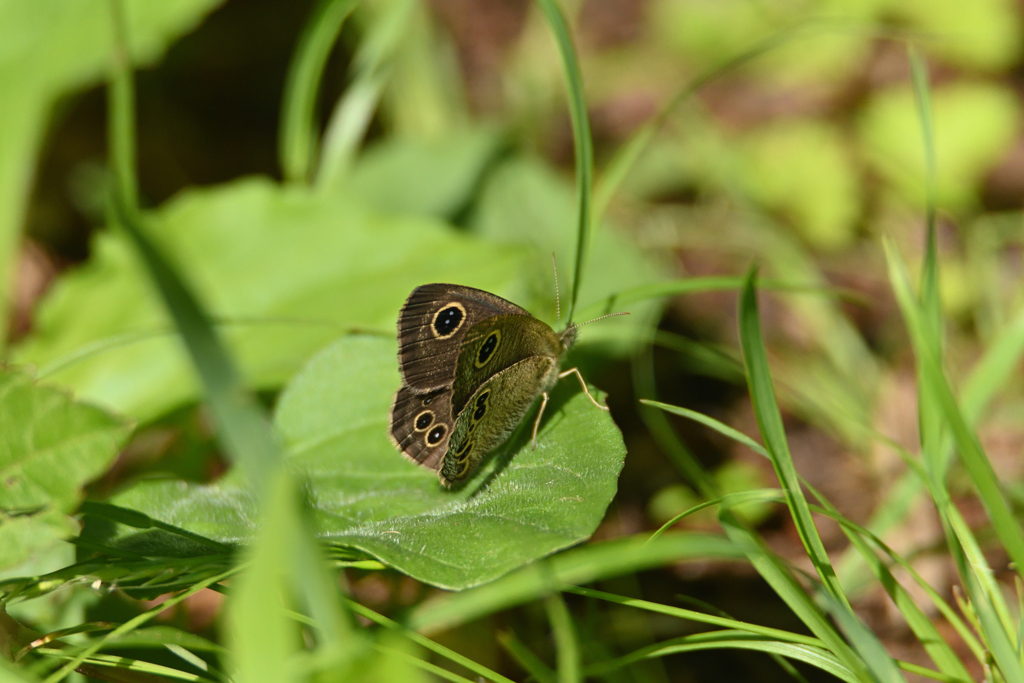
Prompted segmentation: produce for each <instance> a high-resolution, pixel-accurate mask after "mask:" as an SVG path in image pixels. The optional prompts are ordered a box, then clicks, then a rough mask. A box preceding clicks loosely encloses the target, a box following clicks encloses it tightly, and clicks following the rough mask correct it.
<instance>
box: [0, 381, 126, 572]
mask: <svg viewBox="0 0 1024 683" xmlns="http://www.w3.org/2000/svg"><path fill="white" fill-rule="evenodd" d="M130 431H131V427H130V425H129V424H128V422H127V421H125V420H124V419H122V418H118V417H115V416H113V415H110V414H109V413H106V412H104V411H102V410H100V409H99V408H95V407H93V406H90V405H86V404H83V403H79V402H76V401H75V400H74V399H72V398H71V397H70V396H69V395H68V394H67V393H65V392H63V391H60V390H57V389H52V388H48V387H40V386H38V385H36V384H35V382H33V381H32V379H31V378H30V377H29V376H28V375H26V374H24V373H21V372H14V371H8V370H3V371H0V482H2V483H0V570H2V569H6V568H9V567H13V566H14V565H17V564H19V563H21V562H23V561H24V560H26V559H28V558H29V557H31V556H32V555H35V554H38V553H41V552H44V551H45V550H47V549H49V548H50V547H51V546H52V545H53V544H54V543H55V542H56V541H59V540H61V539H65V538H68V537H70V536H72V535H74V533H75V532H76V531H77V524H75V522H74V521H73V520H72V519H71V518H70V517H68V516H67V515H69V514H70V513H72V512H74V510H75V509H76V508H77V507H78V504H79V503H80V502H81V500H82V498H83V492H82V487H83V486H85V485H86V484H87V483H89V482H90V481H92V480H93V479H95V478H96V477H98V476H99V475H100V474H102V473H103V472H104V471H106V469H107V468H108V467H110V464H111V463H112V462H113V461H114V458H116V457H117V453H118V451H119V450H120V447H121V445H122V444H123V443H124V441H125V439H126V438H127V437H128V434H129V432H130Z"/></svg>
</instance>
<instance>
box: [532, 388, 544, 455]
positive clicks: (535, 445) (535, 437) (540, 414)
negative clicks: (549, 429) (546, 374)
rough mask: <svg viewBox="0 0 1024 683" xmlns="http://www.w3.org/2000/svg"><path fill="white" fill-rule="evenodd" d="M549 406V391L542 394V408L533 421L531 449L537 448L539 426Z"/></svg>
mask: <svg viewBox="0 0 1024 683" xmlns="http://www.w3.org/2000/svg"><path fill="white" fill-rule="evenodd" d="M547 407H548V392H546V391H545V392H544V393H542V394H541V401H540V410H538V411H537V419H536V420H534V421H533V436H531V437H530V450H537V428H538V427H540V418H541V417H543V416H544V409H545V408H547Z"/></svg>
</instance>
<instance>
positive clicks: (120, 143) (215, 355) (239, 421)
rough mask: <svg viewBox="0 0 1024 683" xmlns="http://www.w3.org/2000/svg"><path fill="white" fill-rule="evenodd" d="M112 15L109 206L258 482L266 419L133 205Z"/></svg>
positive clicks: (121, 56)
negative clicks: (112, 178) (111, 186)
mask: <svg viewBox="0 0 1024 683" xmlns="http://www.w3.org/2000/svg"><path fill="white" fill-rule="evenodd" d="M110 7H111V16H112V18H113V23H114V40H115V47H114V70H113V72H112V77H111V85H110V90H109V92H110V107H109V113H108V121H109V127H110V130H111V136H110V139H111V145H112V146H111V157H112V160H113V166H114V168H115V170H116V173H115V176H116V178H117V182H116V183H115V186H114V192H113V198H112V201H111V208H112V211H113V217H114V220H115V221H116V222H117V223H118V224H119V225H121V226H122V227H123V228H124V229H125V231H126V232H127V233H128V235H129V237H131V239H132V241H133V242H134V243H135V246H136V248H137V249H138V252H139V255H140V256H141V258H142V260H143V262H144V263H145V265H146V270H147V271H148V273H149V275H150V277H152V279H153V281H154V284H155V285H156V287H157V290H158V291H159V293H160V297H161V298H162V299H163V302H164V304H165V305H166V306H167V309H168V312H169V313H170V314H171V317H172V319H173V320H174V324H175V326H176V327H177V328H178V331H179V333H180V334H181V338H182V341H184V343H185V346H186V348H187V349H188V352H189V356H190V358H191V359H192V363H193V366H194V367H195V369H196V371H197V373H198V374H199V377H200V379H201V380H202V383H203V387H204V389H205V392H206V395H207V399H208V400H209V403H210V410H211V412H212V413H213V415H214V419H215V421H216V423H217V426H218V428H219V430H218V433H219V438H220V439H221V440H222V441H223V443H224V447H225V450H226V451H227V453H228V455H229V456H230V457H231V458H232V460H234V461H235V462H238V463H239V464H240V465H241V466H242V467H243V469H245V470H246V472H247V474H248V475H249V477H251V478H252V480H253V482H254V483H256V484H257V490H261V489H262V486H263V485H264V484H265V483H266V481H267V479H268V478H269V477H268V475H269V472H270V470H271V469H273V468H275V467H276V466H277V465H278V464H279V463H280V460H281V457H280V449H279V448H278V444H277V442H276V440H275V438H274V436H273V433H272V431H271V428H270V422H269V420H268V419H267V417H266V415H265V414H264V413H263V411H262V410H261V409H260V408H259V406H258V405H257V404H256V402H255V401H254V400H253V399H252V397H251V396H250V395H249V394H248V393H247V392H246V391H245V390H244V387H243V385H242V381H241V378H240V376H239V373H238V371H237V369H236V368H235V364H234V362H233V361H232V359H231V357H230V355H229V354H228V352H227V351H226V349H225V348H224V345H223V344H222V343H221V341H220V339H218V337H217V334H216V332H215V331H214V329H213V326H212V324H211V323H210V320H209V317H208V316H207V314H206V312H205V311H204V310H203V308H202V306H201V305H200V304H199V302H198V300H197V299H196V298H195V296H194V295H193V294H192V292H191V291H189V289H188V287H187V286H186V285H185V283H184V281H183V280H182V279H181V277H180V276H179V275H178V273H177V272H176V270H175V268H174V267H173V266H172V265H171V264H170V262H168V261H167V260H166V259H165V258H164V256H163V255H162V254H161V253H160V252H159V251H158V250H157V249H156V247H155V246H154V245H153V243H152V242H150V240H149V238H148V237H147V236H146V234H145V232H144V229H143V226H142V218H141V216H140V215H139V212H138V194H137V192H138V190H137V187H138V183H137V181H136V180H135V178H136V175H135V124H134V120H135V118H134V117H135V112H134V102H135V95H134V86H133V84H132V76H131V61H130V59H129V56H128V53H127V44H128V43H127V37H126V35H125V30H126V29H125V26H124V16H123V11H124V8H123V0H110Z"/></svg>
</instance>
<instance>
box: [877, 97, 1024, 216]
mask: <svg viewBox="0 0 1024 683" xmlns="http://www.w3.org/2000/svg"><path fill="white" fill-rule="evenodd" d="M931 103H932V108H933V120H934V126H935V141H934V144H935V161H936V163H937V169H936V170H937V177H936V186H935V200H936V202H937V204H938V207H939V208H940V209H951V210H958V209H965V208H973V207H974V205H975V204H976V203H977V202H978V197H979V192H980V182H981V180H982V178H983V177H984V175H985V173H987V172H988V171H989V169H990V168H991V167H992V166H993V165H994V164H995V163H996V161H998V159H1000V158H1001V157H1002V155H1003V154H1004V153H1005V152H1006V149H1007V148H1008V147H1009V146H1010V145H1011V144H1012V143H1013V141H1014V140H1015V139H1016V137H1017V134H1018V132H1019V130H1020V119H1021V106H1020V104H1019V103H1018V101H1017V98H1016V96H1015V95H1014V94H1013V92H1012V91H1011V90H1009V89H1007V88H1005V87H1003V86H999V85H992V84H988V83H980V82H979V83H970V82H957V83H954V84H951V85H947V86H943V87H938V88H935V89H934V90H933V91H932V92H931ZM859 129H860V131H859V132H860V136H861V141H862V145H863V146H864V149H865V150H866V153H867V155H868V158H869V160H870V161H871V162H872V163H873V164H874V166H875V167H876V168H877V169H878V171H880V172H881V174H882V175H883V176H884V177H885V178H886V179H887V180H888V181H889V182H890V183H891V184H892V185H893V186H894V187H895V189H896V190H897V191H899V192H900V193H901V194H902V195H903V197H904V198H905V199H907V200H909V201H911V202H913V203H915V204H917V205H920V206H924V204H925V200H926V197H925V189H926V188H925V180H924V179H925V178H926V177H927V174H926V168H925V163H926V160H925V156H924V155H923V154H922V152H921V121H920V118H919V116H918V111H917V107H916V105H915V103H914V94H913V92H912V90H911V89H910V88H909V87H900V88H894V89H891V90H888V91H883V92H880V93H878V94H876V95H875V96H873V98H872V100H871V102H869V103H868V105H867V107H866V108H865V109H864V111H863V112H862V113H861V116H860V121H859Z"/></svg>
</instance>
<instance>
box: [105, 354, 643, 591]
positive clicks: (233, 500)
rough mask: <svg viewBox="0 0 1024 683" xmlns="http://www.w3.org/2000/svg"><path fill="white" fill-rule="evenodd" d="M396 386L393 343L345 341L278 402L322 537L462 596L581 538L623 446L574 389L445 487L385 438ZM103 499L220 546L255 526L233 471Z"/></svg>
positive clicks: (611, 486)
mask: <svg viewBox="0 0 1024 683" xmlns="http://www.w3.org/2000/svg"><path fill="white" fill-rule="evenodd" d="M398 383H399V376H398V368H397V363H396V361H395V343H394V342H393V341H391V340H385V339H380V338H374V337H366V336H349V337H345V338H343V339H341V340H339V341H337V342H336V343H334V344H333V345H331V346H330V347H329V348H327V349H325V350H324V351H323V352H321V353H320V354H318V355H317V356H316V357H315V358H314V359H313V360H312V361H310V363H309V364H308V365H307V366H306V367H305V368H304V369H303V371H302V372H301V373H300V374H299V375H298V376H297V377H296V378H295V380H294V381H293V382H291V383H290V384H289V386H288V387H287V388H286V389H285V392H284V394H283V395H282V397H281V399H280V403H279V405H278V409H277V414H276V424H277V427H278V428H279V430H280V432H281V434H282V436H283V438H284V439H285V443H286V447H287V451H288V455H287V463H288V466H289V467H290V468H292V470H293V472H294V473H295V475H296V476H297V477H298V478H299V479H300V480H304V481H305V488H306V497H307V500H308V501H309V504H310V505H311V506H312V514H313V517H314V519H315V523H316V526H317V528H318V530H319V533H320V535H321V537H322V538H324V539H326V540H329V541H331V542H332V543H335V544H337V545H341V546H346V547H350V548H355V549H358V550H361V551H363V552H365V553H368V554H369V555H371V556H373V557H375V558H377V559H379V560H381V561H382V562H384V563H385V564H388V565H390V566H392V567H395V568H396V569H398V570H400V571H403V572H405V573H407V574H409V575H411V576H413V577H415V578H417V579H419V580H421V581H424V582H427V583H431V584H434V585H437V586H442V587H446V588H466V587H469V586H473V585H476V584H480V583H483V582H486V581H489V580H491V579H494V578H496V577H498V576H500V575H502V574H504V573H506V572H508V571H511V570H512V569H515V568H516V567H519V566H521V565H523V564H526V563H528V562H530V561H532V560H535V559H537V558H540V557H543V556H545V555H548V554H550V553H552V552H554V551H556V550H559V549H561V548H565V547H567V546H570V545H574V544H576V543H579V542H580V541H582V540H584V539H586V538H588V537H589V536H590V535H591V534H592V533H593V532H594V529H595V528H596V527H597V525H598V523H599V522H600V521H601V519H602V517H603V516H604V512H605V509H606V508H607V506H608V504H609V502H610V501H611V499H612V497H613V496H614V495H615V490H616V481H617V477H618V473H619V470H620V469H621V468H622V462H623V457H624V455H625V447H624V445H623V443H622V437H621V435H620V433H619V431H618V429H617V428H616V426H615V424H614V422H612V420H611V418H610V417H609V416H608V413H606V412H604V411H600V410H598V409H597V408H595V407H594V406H593V404H591V403H590V401H589V399H587V398H586V396H584V395H583V394H582V393H581V392H580V390H579V387H576V386H573V385H572V384H571V383H567V382H563V383H562V384H561V385H559V386H558V387H556V389H555V391H554V393H553V395H552V400H551V403H549V405H548V408H547V412H546V414H545V418H544V421H543V422H542V426H541V431H540V433H539V434H538V436H537V448H536V450H531V448H530V445H529V426H530V425H529V424H528V422H529V420H530V418H529V417H527V420H526V422H527V424H524V425H522V426H521V428H520V430H519V431H518V432H517V433H516V434H515V435H513V437H512V440H511V441H510V443H509V445H508V446H506V447H504V448H502V449H499V451H497V452H496V454H495V456H494V457H492V458H491V459H490V460H489V461H488V462H487V463H485V465H484V466H483V467H482V468H481V470H482V471H481V472H480V473H479V474H478V475H477V476H476V477H475V478H474V479H473V480H471V482H470V483H469V484H468V485H467V486H465V487H463V488H462V489H460V490H452V491H447V490H445V489H443V488H441V487H440V485H439V484H438V482H437V477H436V476H435V475H434V474H433V473H432V472H430V471H428V470H424V469H423V468H421V467H419V466H417V465H415V464H413V463H411V462H408V461H407V460H406V459H405V458H403V457H402V456H401V455H400V454H399V453H398V452H397V451H396V450H395V448H394V446H392V445H391V443H390V442H389V440H388V438H387V431H388V415H389V408H390V404H391V396H392V394H393V392H394V390H395V389H396V388H397V387H398ZM513 455H514V457H512V456H513ZM114 502H115V503H116V504H118V505H122V506H125V507H129V508H133V509H136V510H139V511H141V512H144V513H146V514H148V515H150V516H152V517H155V518H157V519H161V520H162V521H164V522H168V523H170V524H173V525H175V526H179V527H183V528H185V529H188V530H189V531H192V532H195V533H199V534H202V535H205V536H209V537H211V538H214V539H216V540H220V541H229V542H239V541H241V542H244V541H247V540H249V539H250V538H251V537H252V535H253V532H254V527H255V517H254V505H253V499H252V496H251V495H250V493H249V492H248V491H247V490H246V489H245V488H243V486H242V484H241V478H240V477H239V476H238V475H237V474H235V473H232V474H229V475H228V476H227V477H225V478H224V479H222V480H221V481H220V482H218V483H217V484H213V485H209V486H198V485H190V484H186V483H184V482H158V483H153V482H149V483H142V484H139V485H137V486H136V487H135V488H133V489H132V490H130V491H128V492H126V493H125V494H123V495H121V496H119V497H118V498H117V499H116V500H115V501H114ZM147 535H149V534H146V533H142V534H138V533H135V532H134V531H132V532H130V533H129V534H127V535H126V536H125V537H123V538H122V539H121V540H122V542H125V543H131V544H138V543H142V542H146V536H147ZM150 540H152V539H150Z"/></svg>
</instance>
